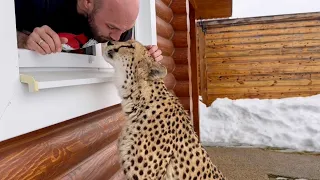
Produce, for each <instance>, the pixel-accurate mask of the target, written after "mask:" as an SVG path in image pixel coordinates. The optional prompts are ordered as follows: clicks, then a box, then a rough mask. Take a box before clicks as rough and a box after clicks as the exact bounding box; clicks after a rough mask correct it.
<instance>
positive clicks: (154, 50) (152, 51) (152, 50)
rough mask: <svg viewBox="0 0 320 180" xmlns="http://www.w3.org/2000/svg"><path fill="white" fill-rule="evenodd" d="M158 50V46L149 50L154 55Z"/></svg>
mask: <svg viewBox="0 0 320 180" xmlns="http://www.w3.org/2000/svg"><path fill="white" fill-rule="evenodd" d="M157 50H158V46H152V47H151V48H150V49H149V53H150V54H153V53H154V52H156V51H157Z"/></svg>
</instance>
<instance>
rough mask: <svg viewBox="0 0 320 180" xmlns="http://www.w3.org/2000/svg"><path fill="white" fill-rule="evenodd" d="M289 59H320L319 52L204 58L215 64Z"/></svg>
mask: <svg viewBox="0 0 320 180" xmlns="http://www.w3.org/2000/svg"><path fill="white" fill-rule="evenodd" d="M291 60H306V61H309V60H320V53H318V54H311V53H306V54H283V55H264V56H245V57H223V58H206V62H207V65H215V64H223V63H250V62H268V61H291Z"/></svg>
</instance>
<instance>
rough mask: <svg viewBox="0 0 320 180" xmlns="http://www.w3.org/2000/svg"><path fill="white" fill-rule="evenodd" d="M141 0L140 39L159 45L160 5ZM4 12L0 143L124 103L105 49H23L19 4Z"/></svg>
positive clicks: (1, 11) (137, 31) (6, 7)
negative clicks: (74, 51) (82, 51)
mask: <svg viewBox="0 0 320 180" xmlns="http://www.w3.org/2000/svg"><path fill="white" fill-rule="evenodd" d="M140 2H141V6H140V7H141V8H140V13H141V14H140V15H139V18H138V19H137V24H136V26H135V30H134V35H135V39H137V40H138V41H141V42H142V43H143V44H145V45H149V44H156V41H155V40H156V32H155V29H156V27H155V5H154V3H155V2H154V1H149V0H142V1H140ZM0 14H1V16H0V22H1V23H2V24H3V25H6V28H0V39H1V40H2V42H3V43H1V44H0V53H1V56H2V57H1V60H2V63H1V66H0V81H1V93H0V99H1V101H0V141H3V140H6V139H9V138H12V137H16V136H18V135H22V134H25V133H28V132H31V131H34V130H37V129H40V128H44V127H47V126H50V125H53V124H56V123H59V122H63V121H66V120H69V119H72V118H74V117H78V116H81V115H84V114H87V113H90V112H93V111H97V110H100V109H103V108H106V107H109V106H112V105H116V104H119V103H120V98H119V96H118V94H117V90H116V88H115V86H114V84H113V82H112V80H113V72H114V70H113V68H112V66H111V65H110V64H108V63H107V62H106V61H104V59H103V58H102V56H101V46H100V45H96V48H95V49H96V52H95V55H85V54H72V53H56V54H52V55H45V56H42V55H39V54H37V53H35V52H32V51H29V50H25V49H18V48H17V45H16V42H17V39H16V30H15V12H14V1H4V4H2V6H1V7H0ZM144 16H148V18H142V17H144ZM142 34H144V36H141V35H142Z"/></svg>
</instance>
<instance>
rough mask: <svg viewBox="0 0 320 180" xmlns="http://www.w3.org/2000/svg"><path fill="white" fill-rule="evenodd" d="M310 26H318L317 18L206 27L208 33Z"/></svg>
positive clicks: (319, 23) (319, 24)
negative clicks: (208, 30)
mask: <svg viewBox="0 0 320 180" xmlns="http://www.w3.org/2000/svg"><path fill="white" fill-rule="evenodd" d="M309 26H310V27H311V26H320V22H319V21H318V20H309V21H295V22H290V21H289V22H277V21H274V22H271V23H268V24H246V25H237V24H234V25H232V26H227V27H215V26H207V29H210V33H225V32H237V31H252V30H266V29H282V28H295V27H309Z"/></svg>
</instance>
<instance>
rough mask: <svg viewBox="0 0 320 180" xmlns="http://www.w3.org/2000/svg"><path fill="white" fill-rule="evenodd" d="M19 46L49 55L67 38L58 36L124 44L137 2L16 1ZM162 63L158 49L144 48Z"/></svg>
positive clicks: (130, 29)
mask: <svg viewBox="0 0 320 180" xmlns="http://www.w3.org/2000/svg"><path fill="white" fill-rule="evenodd" d="M15 8H16V28H17V39H18V47H19V48H25V49H29V50H33V51H36V52H38V53H41V54H50V53H54V52H61V51H62V44H65V43H67V41H68V40H67V39H66V38H64V37H59V36H58V33H72V34H75V35H84V36H85V37H86V38H87V39H94V40H96V41H97V42H99V43H103V42H106V41H108V40H114V41H127V40H129V39H131V38H132V28H133V26H134V24H135V21H136V19H137V16H138V13H139V0H15ZM147 48H148V49H149V52H150V54H151V55H152V56H153V57H154V58H155V59H156V60H157V61H159V60H161V59H162V58H163V57H162V55H161V54H162V52H161V50H159V49H158V47H157V46H147Z"/></svg>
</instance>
